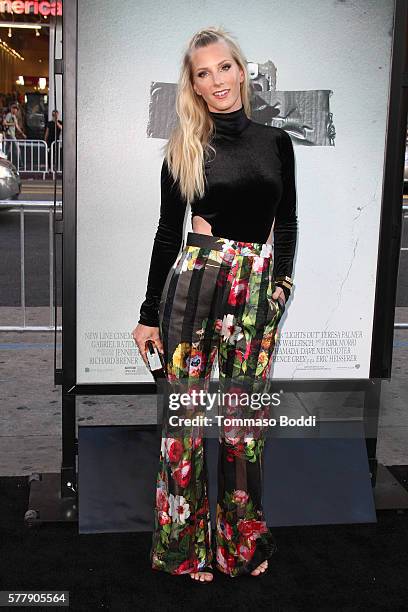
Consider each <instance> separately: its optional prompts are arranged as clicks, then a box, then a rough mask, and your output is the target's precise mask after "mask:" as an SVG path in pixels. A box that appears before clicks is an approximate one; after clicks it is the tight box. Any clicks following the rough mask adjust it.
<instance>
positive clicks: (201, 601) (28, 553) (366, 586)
mask: <svg viewBox="0 0 408 612" xmlns="http://www.w3.org/2000/svg"><path fill="white" fill-rule="evenodd" d="M392 471H393V474H394V475H395V476H396V477H397V478H398V480H399V481H400V482H401V483H402V484H404V485H405V486H407V469H406V468H405V469H402V468H397V467H395V468H394V469H393V470H392ZM28 493H29V488H28V483H27V478H26V477H18V478H6V477H4V478H0V590H19V589H20V590H28V589H33V590H34V589H36V590H47V589H49V590H54V591H55V590H59V589H61V590H68V591H69V592H70V608H69V609H70V610H87V611H90V610H115V611H116V610H117V611H127V610H129V611H133V610H135V611H136V610H144V611H145V612H148V611H150V610H158V611H161V612H163V611H165V610H182V611H184V610H206V611H208V612H210V611H211V610H221V609H223V610H234V611H240V610H250V611H251V612H252V611H255V610H266V609H268V610H270V611H271V612H272V611H278V612H286V611H291V610H302V611H303V610H307V611H309V610H311V611H313V612H314V611H318V610H324V611H329V610H344V611H346V610H363V611H365V612H366V611H372V610H389V611H392V612H394V611H395V612H396V611H399V610H401V611H402V610H405V611H406V610H408V513H407V512H394V511H378V513H377V515H378V523H377V524H358V525H333V526H312V527H310V526H308V527H285V528H275V529H274V535H275V537H276V540H277V543H278V547H279V550H278V552H277V553H276V554H275V555H274V557H273V558H272V559H271V560H270V562H269V563H270V570H269V571H268V573H267V574H266V575H264V576H262V577H260V578H258V577H253V576H245V577H239V578H229V577H227V576H224V575H223V574H221V573H219V572H217V571H216V572H215V578H214V580H213V582H212V583H208V584H202V583H195V582H194V581H193V580H192V579H191V578H190V577H189V576H170V575H168V574H166V573H164V572H156V571H153V570H151V569H150V564H149V561H148V553H149V548H150V540H151V534H150V533H119V534H116V533H113V534H93V535H78V529H77V526H76V525H58V524H43V525H41V526H39V527H32V528H29V527H26V526H25V523H24V513H25V511H26V509H27V506H28ZM9 609H11V608H9ZM18 609H21V610H26V609H27V608H22V607H21V608H18ZM37 609H42V608H37ZM43 609H44V610H45V609H46V610H50V608H45V607H44V608H43Z"/></svg>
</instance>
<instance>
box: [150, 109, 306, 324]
mask: <svg viewBox="0 0 408 612" xmlns="http://www.w3.org/2000/svg"><path fill="white" fill-rule="evenodd" d="M210 115H211V117H212V118H213V120H214V122H215V134H214V136H213V140H212V141H211V144H212V145H213V146H214V148H215V149H216V155H215V157H214V154H213V153H212V152H211V151H210V159H209V160H208V161H207V162H206V163H205V176H206V179H207V180H206V190H205V194H204V197H203V198H202V199H198V198H196V199H195V200H194V201H193V202H192V204H191V217H192V218H193V217H194V216H195V215H199V216H200V217H203V218H204V219H205V220H206V221H208V223H210V225H211V232H212V234H213V236H218V237H224V238H228V239H230V240H240V241H244V242H260V243H265V242H266V241H267V239H268V237H269V234H270V231H271V227H272V224H273V222H274V220H275V225H274V228H273V245H274V246H273V259H274V268H273V277H274V279H276V278H277V277H281V276H291V275H292V269H293V259H294V253H295V247H296V239H297V215H296V186H295V169H294V151H293V145H292V140H291V138H290V136H289V134H288V133H287V132H285V130H283V129H282V128H278V127H274V126H269V125H262V124H260V123H255V122H254V121H252V120H251V119H249V117H247V115H246V114H245V111H244V107H243V106H242V107H241V108H240V109H239V110H236V111H232V112H228V113H214V112H210ZM185 212H186V202H185V200H184V199H183V198H182V196H181V194H180V191H179V188H178V184H177V181H176V182H174V181H173V177H172V175H171V173H170V171H169V168H168V165H167V162H166V159H164V161H163V164H162V170H161V207H160V219H159V223H158V228H157V231H156V235H155V238H154V243H153V249H152V254H151V261H150V269H149V275H148V282H147V291H146V299H145V300H144V302H143V303H142V305H141V308H140V319H139V323H142V324H144V325H150V326H152V327H158V325H159V321H158V309H159V303H160V298H161V294H162V291H163V287H164V283H165V281H166V278H167V275H168V273H169V270H170V268H171V267H172V265H173V264H174V262H175V261H176V259H177V256H178V254H179V252H180V248H181V245H182V240H183V226H184V218H185ZM276 284H277V285H279V282H277V283H276ZM281 286H282V285H281ZM282 289H283V291H284V292H285V296H286V299H288V297H289V295H290V291H289V289H287V288H286V287H283V286H282Z"/></svg>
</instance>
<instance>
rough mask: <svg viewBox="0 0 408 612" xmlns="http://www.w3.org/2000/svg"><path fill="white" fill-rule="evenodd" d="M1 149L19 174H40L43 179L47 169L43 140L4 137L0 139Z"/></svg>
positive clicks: (46, 153) (46, 149)
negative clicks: (0, 141)
mask: <svg viewBox="0 0 408 612" xmlns="http://www.w3.org/2000/svg"><path fill="white" fill-rule="evenodd" d="M2 150H3V153H5V154H6V155H7V157H8V159H9V160H10V161H11V163H12V164H13V165H14V166H15V167H16V169H17V171H18V172H19V173H20V174H21V173H24V172H29V173H30V174H32V173H36V174H42V178H43V179H45V175H46V174H47V173H48V171H49V170H48V147H47V143H46V142H45V140H31V139H17V138H16V139H14V138H5V139H3V140H2Z"/></svg>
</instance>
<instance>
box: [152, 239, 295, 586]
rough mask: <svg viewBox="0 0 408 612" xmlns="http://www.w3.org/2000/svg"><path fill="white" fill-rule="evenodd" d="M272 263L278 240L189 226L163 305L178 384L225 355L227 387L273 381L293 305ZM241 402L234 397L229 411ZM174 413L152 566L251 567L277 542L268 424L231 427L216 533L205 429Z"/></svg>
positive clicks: (203, 377)
mask: <svg viewBox="0 0 408 612" xmlns="http://www.w3.org/2000/svg"><path fill="white" fill-rule="evenodd" d="M272 270H273V257H272V247H271V245H269V244H258V243H247V242H237V241H231V240H227V239H225V238H219V237H215V236H208V235H203V234H197V233H194V232H190V233H189V234H188V238H187V244H186V245H185V247H184V249H183V250H182V253H181V255H180V256H179V259H178V261H177V263H176V265H175V267H174V268H172V269H171V270H170V272H169V274H168V276H167V279H166V283H165V286H164V289H163V293H162V296H161V301H160V308H159V321H160V335H161V339H162V342H163V348H164V357H165V364H166V383H167V384H168V386H169V388H170V389H176V388H177V383H178V382H181V381H183V382H186V381H188V384H189V385H191V386H192V387H193V386H194V383H195V382H200V383H201V384H203V383H204V384H208V383H209V381H210V375H211V370H212V367H213V365H214V360H215V359H216V358H218V367H219V387H220V389H222V390H224V391H225V390H238V391H239V390H240V389H241V390H243V389H245V391H246V392H247V391H248V389H250V390H251V391H257V392H262V391H264V390H265V389H267V386H268V380H269V374H270V369H271V366H272V360H273V351H274V347H275V343H276V338H277V333H278V323H279V321H280V319H281V317H282V315H283V313H284V310H285V304H284V303H283V302H280V300H274V299H272V293H273V292H274V290H275V285H274V281H273V278H272ZM235 410H236V409H234V407H233V406H228V408H227V413H228V415H231V414H235ZM259 412H261V411H257V413H258V414H257V415H256V416H265V415H266V416H267V411H266V408H262V414H259ZM195 414H197V413H195ZM166 416H167V415H166V414H165V415H164V416H163V430H162V437H161V449H160V458H159V469H158V474H157V482H156V503H155V513H154V521H155V526H154V531H153V539H152V547H151V553H150V558H151V563H152V567H153V568H154V569H158V570H163V571H166V572H169V573H171V574H185V573H190V572H195V571H199V570H202V569H203V568H205V567H211V566H213V565H214V563H215V564H216V565H217V567H218V569H219V570H221V571H222V572H224V573H225V574H228V575H229V576H231V577H235V576H238V575H240V574H244V573H248V572H251V571H252V570H253V569H255V568H256V567H257V566H258V565H259V564H260V563H261V562H262V561H263V560H265V559H267V558H269V557H270V556H271V555H272V554H273V553H274V552H275V550H276V549H277V546H276V543H275V540H274V538H273V536H272V533H271V531H270V530H269V528H268V527H267V525H266V522H265V519H264V514H263V509H262V477H263V464H262V457H263V449H264V444H265V436H264V431H263V430H262V429H261V428H256V431H255V428H253V427H252V428H250V430H248V428H243V427H241V428H236V427H232V428H230V427H223V428H221V430H222V435H221V434H220V436H219V453H218V497H217V514H216V530H215V533H212V528H211V521H210V511H209V502H208V480H207V466H206V453H205V448H206V439H205V437H204V435H203V431H202V430H201V429H200V428H199V427H198V428H197V426H194V427H193V426H191V427H187V426H184V427H183V428H182V430H181V431H180V430H178V432H177V435H175V434H174V433H172V432H171V431H169V428H168V423H167V418H166ZM241 416H242V413H241ZM252 416H253V414H252ZM213 540H214V542H213ZM213 544H214V546H213Z"/></svg>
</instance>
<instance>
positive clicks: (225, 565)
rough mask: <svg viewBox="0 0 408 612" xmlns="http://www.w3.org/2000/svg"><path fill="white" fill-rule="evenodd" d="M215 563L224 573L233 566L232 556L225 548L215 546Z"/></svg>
mask: <svg viewBox="0 0 408 612" xmlns="http://www.w3.org/2000/svg"><path fill="white" fill-rule="evenodd" d="M217 562H218V564H219V565H220V566H221V567H222V569H223V570H224V571H226V572H228V570H230V569H233V568H234V566H235V559H234V556H233V555H231V553H229V552H228V550H227V548H226V547H225V546H217Z"/></svg>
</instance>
